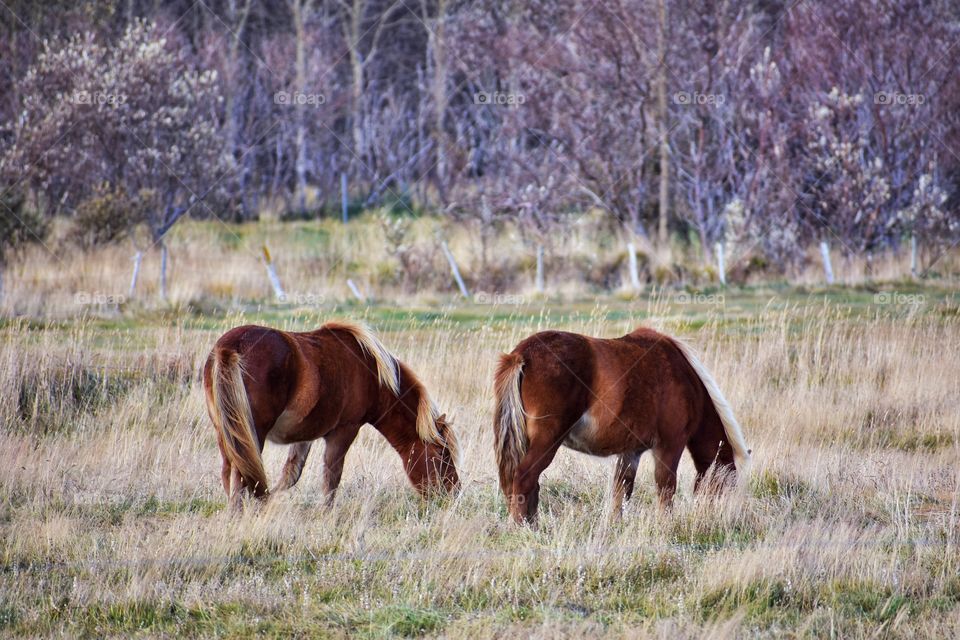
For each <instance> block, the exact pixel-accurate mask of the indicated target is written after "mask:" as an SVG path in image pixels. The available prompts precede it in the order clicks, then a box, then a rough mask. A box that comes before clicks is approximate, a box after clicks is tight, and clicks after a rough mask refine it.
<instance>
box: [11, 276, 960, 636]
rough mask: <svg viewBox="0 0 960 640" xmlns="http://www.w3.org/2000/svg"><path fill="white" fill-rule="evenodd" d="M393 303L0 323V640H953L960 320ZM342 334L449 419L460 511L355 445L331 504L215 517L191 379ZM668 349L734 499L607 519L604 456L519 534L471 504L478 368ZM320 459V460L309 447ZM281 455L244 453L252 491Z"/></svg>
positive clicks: (499, 507)
mask: <svg viewBox="0 0 960 640" xmlns="http://www.w3.org/2000/svg"><path fill="white" fill-rule="evenodd" d="M523 302H524V304H519V305H499V306H498V305H482V304H476V303H471V304H466V303H458V304H450V305H448V306H439V305H428V304H426V303H421V304H422V306H412V307H404V308H398V307H392V306H376V305H375V306H371V307H360V306H350V305H346V306H344V305H338V306H333V305H328V306H323V307H310V306H301V307H298V306H296V305H289V304H288V305H277V306H270V305H266V306H260V307H250V308H247V309H245V310H242V311H230V312H216V313H212V314H210V313H208V314H203V313H200V312H198V311H196V310H191V309H190V308H189V307H181V308H180V309H179V310H164V311H157V310H154V311H146V310H140V311H134V312H131V313H125V314H120V315H105V316H89V317H85V318H83V319H62V318H57V317H53V316H50V317H44V316H39V317H36V318H35V319H33V320H16V319H13V320H5V321H4V323H3V325H2V328H0V361H2V366H0V389H2V392H0V438H2V440H0V456H2V458H0V567H2V569H0V633H2V634H3V635H26V636H37V635H54V634H66V635H70V636H93V637H100V636H128V635H137V634H142V635H150V636H155V635H167V636H180V635H185V636H196V637H204V636H215V635H217V636H219V635H227V636H246V635H254V634H258V635H261V636H265V637H288V636H290V635H299V636H347V635H349V636H361V637H363V636H370V637H381V636H421V635H425V636H444V637H454V638H456V637H464V638H466V637H477V636H486V637H490V636H501V637H513V636H518V635H519V636H532V637H555V636H557V635H559V634H564V635H590V636H616V637H618V636H632V637H635V636H652V637H706V636H709V637H734V636H744V635H754V634H759V635H762V636H787V637H825V636H835V637H863V638H866V637H876V636H878V635H879V636H882V637H913V636H915V635H918V634H922V635H925V636H928V637H955V636H957V635H958V634H960V554H958V551H957V549H958V544H960V504H958V500H960V393H958V391H960V374H958V366H957V358H958V354H960V307H958V304H960V301H958V299H957V296H956V294H955V293H954V292H952V291H950V290H945V289H939V288H936V287H919V286H917V285H910V284H897V285H889V286H887V287H884V288H882V289H868V288H863V287H861V288H849V289H839V288H837V289H823V290H821V289H817V290H807V289H787V288H751V289H744V290H729V291H721V290H713V291H712V292H706V293H701V294H684V295H678V294H677V293H676V292H673V293H670V292H660V293H656V292H653V293H648V294H646V295H643V296H640V297H638V298H635V299H626V298H613V297H611V298H609V299H606V298H605V299H601V301H600V302H594V301H592V300H591V301H583V302H577V301H576V300H568V301H564V302H556V303H555V302H551V301H550V300H545V299H533V300H531V299H526V300H524V301H523ZM331 319H352V320H362V321H365V322H367V323H368V324H370V325H371V326H372V327H373V328H375V329H376V330H377V331H378V332H379V335H380V337H381V338H382V339H383V341H384V343H385V344H386V345H387V346H388V347H389V348H390V349H391V350H392V351H393V352H394V353H396V354H397V355H398V356H399V357H400V358H401V359H402V360H404V361H405V362H407V363H408V364H409V365H410V366H411V367H412V368H413V370H414V371H415V372H417V374H418V375H419V377H420V378H421V380H422V381H423V382H424V384H425V385H426V386H427V388H428V389H429V390H430V392H431V394H432V395H433V397H434V398H435V399H436V400H437V402H438V404H439V405H440V408H441V410H442V411H445V412H446V413H447V415H448V417H450V418H451V420H452V423H453V427H454V429H455V430H456V432H457V434H458V436H459V438H460V443H461V447H462V463H461V473H460V476H461V479H462V481H463V489H462V492H461V493H460V494H459V495H458V496H456V497H454V498H436V499H432V500H426V501H425V500H422V499H421V498H419V497H418V496H417V495H416V494H415V493H414V492H413V491H412V490H411V489H410V487H409V484H408V482H407V480H406V478H405V476H404V474H403V471H402V469H401V465H400V461H399V459H398V458H397V456H396V454H395V453H394V452H393V451H392V450H390V449H389V447H388V445H387V443H386V442H385V441H384V440H383V439H382V438H381V437H380V436H379V434H377V433H376V432H375V431H373V430H372V429H370V428H369V427H368V428H365V429H364V430H363V431H362V432H361V437H360V439H359V440H358V442H357V444H356V445H355V446H354V448H353V449H352V450H351V451H350V453H349V455H348V458H347V463H346V469H345V473H344V478H343V483H342V485H341V488H340V493H339V495H338V497H337V500H336V503H335V505H334V506H333V507H332V508H331V509H326V508H325V507H324V505H323V497H322V495H321V492H320V479H321V466H322V460H321V456H320V455H319V454H318V453H317V452H316V451H315V453H314V454H313V456H312V458H311V459H310V460H308V462H307V465H306V469H305V471H304V476H303V479H302V480H301V481H300V483H299V485H297V486H296V487H295V488H294V489H293V490H292V491H291V492H289V493H287V494H281V495H278V496H276V497H275V498H274V499H273V500H272V501H271V502H269V503H268V504H267V505H266V506H265V507H261V508H250V509H247V510H246V511H245V512H244V513H243V514H242V515H240V516H234V515H231V514H230V513H228V511H227V510H226V508H225V507H226V498H225V496H224V495H223V491H222V488H221V486H220V484H219V465H220V461H219V453H218V452H217V449H216V443H215V439H214V434H213V429H212V427H211V425H210V423H209V420H208V418H207V416H206V413H205V408H204V403H203V393H202V389H201V387H200V384H199V381H198V376H199V370H200V368H201V366H202V364H203V361H204V359H205V358H206V356H207V353H208V351H209V349H210V347H211V345H212V344H213V343H214V341H215V340H216V338H217V336H218V335H220V333H222V332H223V331H225V330H226V329H227V328H229V327H232V326H235V325H238V324H243V323H250V322H253V323H261V324H268V325H272V326H276V327H279V328H283V329H290V330H304V329H310V328H314V327H316V326H319V325H320V324H322V323H323V322H324V321H327V320H331ZM640 324H646V325H649V326H652V327H655V328H658V329H661V330H664V331H666V332H669V333H673V334H676V335H679V336H681V337H683V338H686V339H687V340H688V341H689V342H690V343H691V344H692V345H694V346H695V348H696V349H697V350H698V351H699V352H700V354H701V356H702V358H703V360H704V362H705V363H706V364H707V366H708V367H710V368H711V370H712V372H713V373H714V376H715V377H716V379H717V381H718V382H719V384H720V387H721V388H722V389H723V391H724V393H725V394H726V396H727V398H728V399H729V400H730V402H731V404H732V405H733V408H734V411H735V412H736V414H737V417H738V418H739V420H740V422H741V424H742V425H743V428H744V432H745V434H746V438H747V441H748V442H749V444H750V446H751V447H752V448H753V452H754V455H753V469H752V472H751V474H750V476H749V478H748V479H747V480H746V482H745V483H744V484H743V486H742V488H741V490H739V491H738V492H736V493H733V494H728V495H725V496H724V497H722V498H720V499H711V498H701V497H697V498H694V496H693V495H692V482H693V468H692V464H691V462H690V460H689V458H688V457H687V456H685V457H684V459H683V461H682V463H681V467H680V481H679V488H678V494H677V499H676V503H675V507H674V510H673V511H672V512H671V513H664V512H662V511H660V510H659V509H658V508H657V505H656V494H655V490H654V486H653V481H652V461H651V459H650V457H649V454H648V455H647V456H645V457H644V458H643V459H642V461H641V467H640V471H639V474H638V477H637V487H636V490H635V493H634V497H633V499H632V501H630V502H629V503H628V506H627V508H626V512H625V514H624V517H623V519H622V520H621V521H620V522H611V521H610V520H609V519H608V513H607V511H606V510H607V508H608V503H609V497H610V491H611V475H612V472H613V463H614V459H613V458H610V459H598V458H589V457H587V456H584V455H582V454H578V453H574V452H572V451H570V450H568V449H561V452H560V454H559V455H558V457H557V459H556V461H555V462H554V464H553V465H551V466H550V468H549V469H548V470H547V471H546V473H545V474H544V481H543V490H542V494H541V505H540V520H539V524H538V527H537V528H536V529H531V528H526V527H517V526H515V525H513V524H512V523H510V522H509V521H508V518H507V515H506V509H505V504H504V501H503V498H502V496H501V495H500V494H499V491H498V489H497V486H496V470H495V466H494V463H493V451H492V429H491V424H492V390H491V382H492V375H493V370H494V367H495V364H496V355H497V354H498V353H500V352H503V351H509V350H510V349H512V348H513V346H514V345H515V344H516V343H517V342H518V341H519V340H521V339H522V338H523V337H525V336H526V335H528V334H530V333H532V332H534V331H537V330H541V329H545V328H562V329H570V330H575V331H580V332H583V333H588V334H592V335H598V336H606V337H613V336H617V335H621V334H623V333H626V332H627V331H629V330H631V329H633V328H635V327H636V326H638V325H640ZM319 446H322V445H320V444H319V443H318V447H319ZM284 449H285V448H284V447H279V446H276V445H271V444H268V445H267V448H266V451H265V462H266V466H267V470H268V474H269V475H270V477H271V479H274V478H276V476H277V474H278V473H279V469H280V466H281V464H282V461H283V459H284V457H285V453H286V452H285V450H284Z"/></svg>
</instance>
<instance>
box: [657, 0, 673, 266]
mask: <svg viewBox="0 0 960 640" xmlns="http://www.w3.org/2000/svg"><path fill="white" fill-rule="evenodd" d="M659 9H660V28H659V30H658V37H657V58H658V62H659V64H660V67H659V69H658V71H657V110H658V111H659V120H660V212H659V214H660V219H659V225H658V227H657V239H658V240H659V242H660V246H661V248H665V247H666V246H667V240H668V238H667V216H668V215H669V206H670V143H669V141H668V140H667V135H668V131H669V128H668V123H667V64H666V63H667V2H666V0H660V2H659Z"/></svg>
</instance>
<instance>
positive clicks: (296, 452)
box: [203, 322, 459, 507]
mask: <svg viewBox="0 0 960 640" xmlns="http://www.w3.org/2000/svg"><path fill="white" fill-rule="evenodd" d="M203 388H204V392H205V395H206V400H207V410H208V412H209V414H210V419H211V420H212V421H213V425H214V427H215V428H216V432H217V444H218V445H219V447H220V453H221V455H222V457H223V470H222V473H221V480H222V481H223V488H224V490H225V491H226V492H227V497H228V499H229V500H230V502H231V504H232V505H233V506H234V507H237V506H239V505H240V504H241V500H242V497H243V494H244V493H245V492H246V491H250V492H252V493H253V495H254V496H256V497H257V498H266V497H267V495H268V493H269V492H268V490H267V474H266V471H265V470H264V467H263V461H262V459H261V455H260V454H261V451H262V450H263V445H264V443H265V441H267V440H269V441H271V442H274V443H277V444H289V445H292V446H291V447H290V454H289V456H288V458H287V462H286V464H285V465H284V467H283V473H282V476H281V479H280V482H279V483H278V485H277V486H276V487H275V488H274V489H273V490H274V491H280V490H283V489H289V488H290V487H292V486H293V485H294V484H296V482H297V480H299V479H300V474H301V472H302V471H303V465H304V463H305V462H306V460H307V454H308V453H309V452H310V446H311V444H312V441H313V440H316V439H317V438H323V439H324V440H325V441H326V447H325V449H324V477H323V489H324V493H325V495H326V499H327V502H328V503H330V502H332V500H333V497H334V494H335V492H336V490H337V486H339V484H340V477H341V474H342V473H343V461H344V457H345V456H346V454H347V450H348V449H349V448H350V445H351V444H352V443H353V441H354V439H355V438H356V437H357V433H358V432H359V430H360V427H361V426H362V425H364V424H366V423H369V424H371V425H373V426H374V428H376V429H377V430H378V431H379V432H380V433H381V434H383V436H384V437H385V438H386V439H387V441H388V442H389V443H390V445H391V446H392V447H393V448H394V449H395V450H396V452H397V453H399V454H400V457H401V458H402V459H403V466H404V470H405V471H406V473H407V476H408V477H409V478H410V482H411V483H413V486H414V487H416V488H417V490H419V491H420V492H421V493H426V492H428V491H429V490H431V489H432V488H440V487H442V488H444V489H446V490H448V491H450V490H453V489H454V488H455V487H457V486H458V484H459V479H458V477H457V470H456V460H455V459H456V457H457V452H456V438H455V436H454V434H453V431H452V429H451V428H450V427H449V425H448V424H447V423H446V420H445V418H444V416H441V415H438V411H437V409H436V406H435V405H434V404H433V402H431V400H430V397H429V396H428V395H427V391H426V389H424V387H423V385H422V384H421V383H420V381H419V380H417V378H416V376H414V375H413V372H411V371H410V369H409V368H408V367H407V366H406V365H405V364H403V363H402V362H400V361H399V360H397V358H395V357H394V356H393V355H392V354H390V352H388V351H387V349H386V348H385V347H384V346H383V344H382V343H381V342H380V341H379V340H378V339H377V338H376V337H375V336H374V335H373V333H372V332H371V331H370V330H369V329H367V328H366V327H363V326H359V325H353V324H342V323H333V322H331V323H327V324H325V325H323V326H322V327H320V329H317V330H316V331H311V332H308V333H292V332H287V331H278V330H276V329H269V328H266V327H257V326H244V327H237V328H235V329H231V330H230V331H228V332H227V333H225V334H224V335H223V336H221V337H220V339H219V340H217V343H216V345H215V346H214V348H213V351H212V352H211V353H210V356H209V357H208V358H207V362H206V366H205V367H204V370H203Z"/></svg>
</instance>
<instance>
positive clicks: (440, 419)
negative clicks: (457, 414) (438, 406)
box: [437, 413, 447, 424]
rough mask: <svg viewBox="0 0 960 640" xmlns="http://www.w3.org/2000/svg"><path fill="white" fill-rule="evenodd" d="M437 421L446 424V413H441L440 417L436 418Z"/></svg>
mask: <svg viewBox="0 0 960 640" xmlns="http://www.w3.org/2000/svg"><path fill="white" fill-rule="evenodd" d="M437 422H442V423H443V424H447V414H445V413H441V414H440V417H439V418H437Z"/></svg>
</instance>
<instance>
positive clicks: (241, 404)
mask: <svg viewBox="0 0 960 640" xmlns="http://www.w3.org/2000/svg"><path fill="white" fill-rule="evenodd" d="M207 402H208V408H209V410H210V417H211V418H212V420H213V426H214V427H215V428H216V429H217V436H218V438H219V440H220V443H221V445H222V447H223V454H224V456H226V458H227V460H228V461H229V462H230V464H231V465H232V466H233V467H234V468H235V469H236V470H237V471H239V473H240V476H241V477H242V478H243V480H244V482H246V484H247V486H248V487H251V488H252V490H253V493H254V495H255V496H257V497H258V498H259V497H263V496H266V495H267V486H268V485H267V472H266V470H265V469H264V468H263V459H262V458H261V457H260V446H259V442H258V440H257V431H256V428H255V426H254V424H253V412H252V411H251V409H250V398H249V396H248V395H247V388H246V387H245V386H244V384H243V364H242V362H241V360H240V354H239V353H237V352H236V351H234V350H232V349H227V348H224V347H217V348H216V349H215V350H214V353H213V363H212V370H211V376H210V393H209V395H208V396H207Z"/></svg>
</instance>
